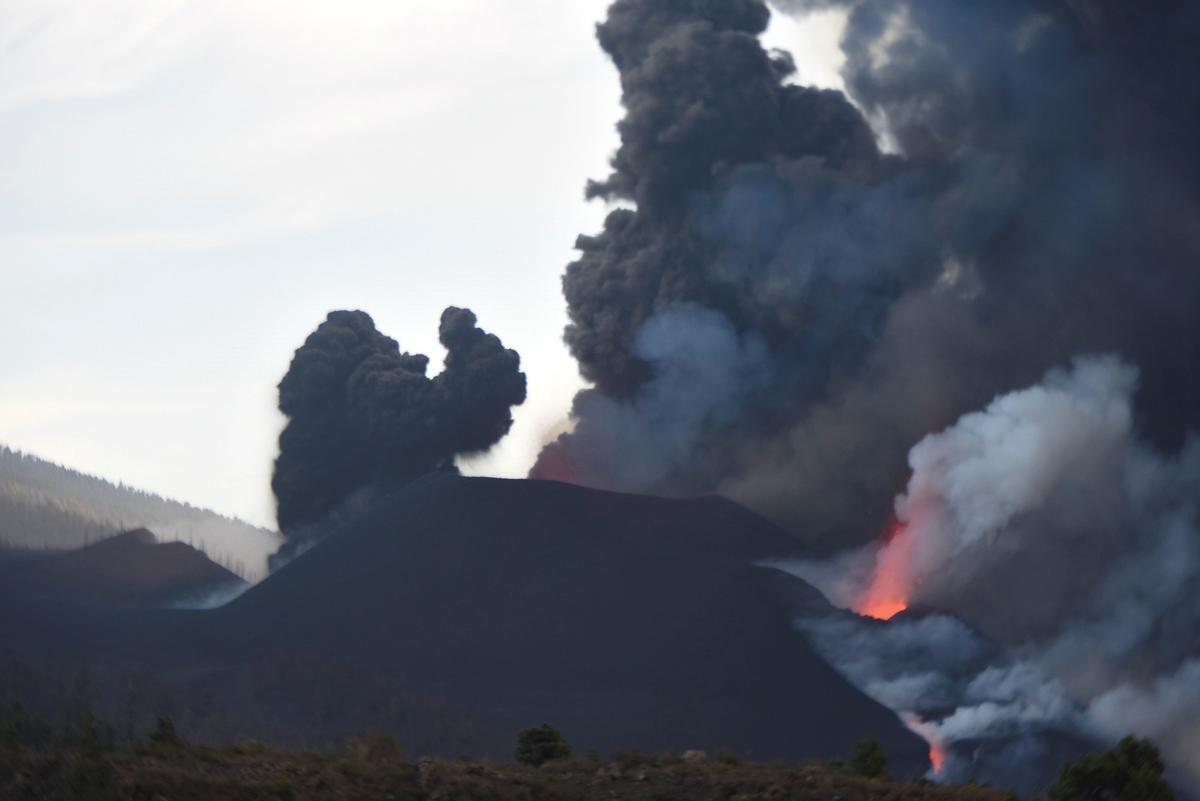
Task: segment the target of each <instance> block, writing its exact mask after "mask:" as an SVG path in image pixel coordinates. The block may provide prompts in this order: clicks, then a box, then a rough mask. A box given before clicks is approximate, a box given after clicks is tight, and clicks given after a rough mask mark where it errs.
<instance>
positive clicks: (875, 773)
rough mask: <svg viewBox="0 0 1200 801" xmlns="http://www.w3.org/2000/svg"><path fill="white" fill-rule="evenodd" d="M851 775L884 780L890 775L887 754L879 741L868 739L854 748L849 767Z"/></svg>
mask: <svg viewBox="0 0 1200 801" xmlns="http://www.w3.org/2000/svg"><path fill="white" fill-rule="evenodd" d="M847 767H848V768H849V770H850V772H851V773H854V774H856V775H858V776H865V777H867V778H868V779H883V778H886V777H887V775H888V757H887V752H886V751H884V750H883V746H882V745H880V744H879V742H878V741H877V740H874V739H871V738H867V739H866V740H863V741H862V742H861V743H859V744H858V745H856V746H855V747H854V753H853V754H851V755H850V763H849V765H848V766H847Z"/></svg>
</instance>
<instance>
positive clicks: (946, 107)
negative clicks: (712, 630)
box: [533, 0, 1200, 548]
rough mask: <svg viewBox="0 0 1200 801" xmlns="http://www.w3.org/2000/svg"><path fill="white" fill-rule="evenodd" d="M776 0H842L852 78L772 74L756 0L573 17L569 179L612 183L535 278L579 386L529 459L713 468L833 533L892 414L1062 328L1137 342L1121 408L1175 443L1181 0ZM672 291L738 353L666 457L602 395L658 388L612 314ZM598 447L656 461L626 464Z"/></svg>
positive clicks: (1005, 364) (1187, 228)
mask: <svg viewBox="0 0 1200 801" xmlns="http://www.w3.org/2000/svg"><path fill="white" fill-rule="evenodd" d="M790 7H791V8H792V9H793V10H796V11H798V12H803V11H806V10H813V9H818V8H821V9H823V8H830V7H841V8H844V9H845V13H846V14H847V15H848V22H847V28H846V32H845V36H844V40H843V48H844V50H845V53H846V57H847V63H846V67H845V73H844V75H845V79H846V82H847V86H848V90H849V94H850V96H851V97H852V98H853V101H854V103H853V104H852V103H851V102H850V100H848V99H847V97H845V96H844V95H843V94H841V93H839V92H836V91H827V90H816V89H812V88H807V87H802V86H796V85H792V84H790V83H789V82H788V79H789V76H790V74H791V72H792V65H791V60H790V58H789V57H788V56H787V55H786V54H782V53H778V52H768V51H767V50H765V49H764V48H763V47H762V45H761V43H760V42H759V40H758V34H760V33H761V32H762V31H763V30H764V28H765V26H766V23H767V20H768V12H767V8H766V6H765V4H764V3H762V2H760V1H759V0H742V1H741V2H729V3H717V2H705V1H704V0H671V1H670V2H658V1H657V0H618V2H615V3H614V4H613V6H612V7H611V9H610V11H609V15H608V19H607V20H606V21H605V22H604V23H602V24H601V25H600V26H599V28H598V37H599V40H600V43H601V46H602V47H603V48H604V50H605V51H606V52H607V53H608V54H609V55H610V56H611V58H612V59H613V62H614V63H615V64H616V66H617V67H618V69H619V71H620V77H621V85H622V90H623V103H624V106H625V112H626V113H625V116H624V118H623V119H622V120H621V122H620V124H619V129H620V133H621V145H620V149H619V150H618V151H617V153H616V154H615V156H614V158H613V161H612V164H613V173H612V175H610V176H609V177H607V178H606V179H604V180H602V181H600V182H596V183H593V184H591V185H590V186H589V188H588V191H589V194H590V195H592V196H595V197H601V198H604V199H606V200H609V201H620V202H624V203H626V204H629V205H632V208H621V209H617V210H615V211H613V212H612V213H611V214H610V215H609V217H608V219H607V220H606V222H605V226H604V230H603V231H602V232H600V233H598V234H595V235H589V236H582V237H580V239H579V242H578V247H579V250H580V257H579V259H578V260H577V261H575V262H574V263H572V264H571V265H570V266H569V267H568V268H567V271H566V275H565V276H564V279H563V287H564V293H565V295H566V299H567V303H568V311H569V315H570V324H569V325H568V327H567V330H566V335H565V337H566V341H567V343H568V345H569V346H570V348H571V351H572V353H573V354H574V355H575V357H576V358H577V360H578V362H579V365H580V371H581V373H582V374H583V376H584V377H585V378H586V379H588V380H589V381H591V382H592V383H593V385H594V387H593V388H592V389H590V390H588V391H587V392H586V393H585V394H584V395H582V396H581V397H580V398H579V400H578V401H577V403H576V406H575V412H574V417H575V419H576V422H577V424H578V425H577V429H576V431H575V432H574V433H572V434H567V435H565V436H563V437H562V438H560V439H559V440H558V441H556V442H555V443H552V444H551V445H550V446H549V447H548V448H547V449H546V450H545V451H544V453H543V454H542V458H541V459H540V460H539V463H538V464H537V465H536V466H535V468H534V470H533V475H535V476H542V477H557V478H563V479H566V480H573V481H578V482H580V483H585V484H591V485H596V486H617V485H621V484H622V483H623V482H624V483H625V485H626V488H630V489H639V490H643V491H650V492H658V493H665V494H696V493H704V492H710V491H714V490H715V491H719V492H723V493H725V494H727V495H730V496H732V497H733V498H735V499H737V500H740V501H743V502H745V503H748V504H749V505H751V506H753V507H754V508H756V509H757V510H759V511H761V512H763V513H765V514H767V515H768V516H770V517H772V518H774V519H776V520H777V521H779V522H781V523H783V524H785V525H787V526H788V527H789V528H791V529H792V530H793V531H794V532H796V534H797V535H798V536H800V537H802V538H803V539H805V540H806V541H807V542H808V543H810V544H813V545H817V546H820V547H824V548H836V547H840V546H844V545H846V544H850V543H861V542H864V541H867V540H869V539H872V538H874V537H875V536H877V535H878V533H879V531H880V530H881V529H882V528H883V526H884V525H885V524H886V521H887V517H888V514H889V510H890V505H891V498H892V496H893V495H894V494H895V493H896V492H898V491H899V490H901V489H902V488H903V486H904V482H905V480H906V466H905V454H906V453H907V451H908V449H909V448H910V447H911V446H912V445H913V444H915V443H916V442H917V441H918V440H919V439H920V438H921V437H923V436H924V435H925V434H927V433H929V432H930V431H933V430H936V429H938V428H940V427H943V426H945V425H947V424H949V423H950V422H952V421H953V420H955V419H956V418H957V417H958V416H960V415H961V414H963V413H965V412H966V411H968V410H970V409H973V408H977V407H979V406H981V405H983V404H984V403H986V402H987V401H988V400H989V399H991V398H992V397H994V396H996V395H997V394H999V393H1002V392H1005V391H1007V390H1010V389H1013V388H1015V387H1020V386H1026V385H1028V384H1030V383H1033V382H1034V381H1036V380H1037V379H1038V378H1039V377H1040V376H1041V375H1042V374H1044V373H1045V371H1046V370H1047V369H1049V368H1051V367H1052V366H1054V365H1057V364H1062V363H1065V362H1067V361H1069V360H1070V359H1071V358H1072V357H1073V356H1075V355H1077V354H1079V353H1084V352H1111V353H1116V354H1118V355H1120V356H1121V357H1122V358H1124V359H1127V360H1128V361H1130V362H1132V363H1134V364H1136V365H1137V366H1138V368H1139V369H1140V371H1141V375H1142V384H1141V386H1142V389H1141V391H1140V393H1139V396H1138V399H1137V400H1138V413H1139V422H1140V424H1141V425H1143V426H1144V427H1145V428H1146V430H1147V431H1148V433H1149V434H1150V435H1151V438H1152V440H1153V441H1154V443H1155V444H1156V445H1159V446H1161V447H1165V448H1168V449H1171V448H1177V447H1178V446H1179V445H1180V444H1181V442H1182V440H1183V437H1184V435H1185V434H1186V432H1187V430H1188V429H1189V428H1191V427H1194V423H1195V422H1196V420H1195V418H1196V417H1197V416H1200V415H1198V414H1197V413H1196V412H1195V410H1196V409H1198V408H1200V373H1197V371H1195V370H1194V369H1192V368H1191V366H1190V365H1193V364H1194V363H1195V362H1196V359H1197V358H1200V315H1197V314H1196V313H1195V309H1194V306H1195V304H1194V298H1195V297H1197V296H1200V270H1198V269H1197V267H1196V265H1197V264H1200V224H1197V207H1198V203H1197V201H1198V197H1197V195H1198V191H1197V187H1198V186H1200V158H1198V151H1197V150H1196V148H1195V147H1194V142H1195V141H1197V137H1198V136H1200V89H1197V87H1196V86H1195V85H1193V82H1190V81H1188V80H1186V79H1184V78H1183V77H1181V76H1185V75H1187V74H1189V73H1188V70H1189V65H1190V64H1191V63H1192V60H1193V47H1192V43H1193V42H1194V41H1195V39H1196V36H1197V35H1200V7H1197V6H1196V5H1195V4H1192V3H1185V2H1178V1H1175V2H1168V3H1165V4H1161V5H1156V6H1155V8H1154V10H1153V11H1150V10H1149V9H1146V10H1139V9H1140V8H1141V7H1140V6H1139V7H1138V8H1137V9H1134V8H1132V7H1130V6H1127V5H1126V4H1117V3H1108V2H1099V0H1092V1H1091V2H1082V0H1081V1H1080V2H1067V0H1060V1H1059V2H1051V1H1050V0H1043V1H1040V2H1039V1H1038V0H1003V1H1002V2H995V3H961V2H957V0H859V1H857V2H850V1H849V0H847V2H836V1H835V0H822V1H821V2H818V3H814V2H811V1H806V2H795V1H794V2H792V3H790ZM868 120H870V121H871V124H868ZM877 139H880V140H884V141H887V142H888V143H889V144H890V147H889V150H895V151H897V152H895V153H894V154H891V153H884V152H882V151H881V149H880V148H879V147H878V146H877V145H876V141H877ZM680 307H691V308H700V309H703V310H707V311H709V312H712V313H714V314H716V315H719V316H721V317H723V318H724V319H725V321H726V323H727V325H728V327H729V330H730V331H731V332H732V335H733V336H735V337H736V338H737V339H738V340H740V341H742V342H748V343H757V344H761V346H762V348H763V351H762V353H761V354H759V355H758V356H756V359H757V364H756V365H755V366H754V369H753V370H751V371H750V372H751V373H752V379H750V380H747V381H746V383H745V384H744V385H743V386H742V387H740V388H739V390H738V391H737V392H735V393H732V395H733V396H735V397H736V403H737V409H736V410H731V408H730V404H729V402H728V398H721V399H719V402H717V403H714V404H712V406H713V407H714V408H718V407H719V409H720V414H718V415H714V416H712V417H711V418H705V419H703V420H700V421H697V422H696V423H695V426H694V428H695V429H696V430H697V431H700V432H701V433H702V435H701V436H698V437H696V442H697V446H698V447H700V448H701V450H700V451H698V452H697V458H691V459H677V458H670V459H667V458H664V453H672V452H674V451H675V450H676V449H677V447H678V442H677V441H676V440H674V439H672V438H671V437H670V436H665V435H664V436H663V437H655V436H650V437H642V436H640V435H639V436H637V437H632V438H630V439H629V440H628V441H625V440H622V439H620V435H621V431H633V430H635V429H636V428H637V427H636V426H634V427H631V426H628V425H618V426H617V428H619V429H621V430H620V431H617V432H615V434H616V436H615V437H614V436H613V435H614V432H613V431H610V430H609V425H608V423H607V422H606V420H607V419H609V418H614V419H618V420H620V421H627V419H628V418H629V416H630V415H631V414H633V415H636V414H639V413H641V412H639V409H641V410H642V411H648V412H650V413H652V414H654V415H662V414H663V413H664V412H663V409H664V408H667V407H669V405H670V403H671V402H672V400H671V398H670V397H668V396H667V393H664V392H663V391H662V382H661V381H657V380H656V376H658V375H660V374H662V373H663V372H667V373H670V372H672V371H675V372H678V366H677V365H672V364H669V363H668V362H667V361H663V360H662V358H665V359H667V360H668V361H669V359H670V355H669V354H668V355H666V356H665V357H662V358H660V360H658V361H655V360H654V359H651V358H648V357H647V356H646V355H645V353H644V352H643V349H642V347H641V346H640V345H639V342H640V337H642V330H643V328H644V327H645V326H647V325H651V326H655V325H659V323H656V322H654V321H655V320H656V319H657V318H658V317H659V316H661V315H664V314H666V315H671V314H673V313H674V312H673V311H672V310H673V309H677V308H680ZM693 317H694V318H696V319H697V320H699V319H701V316H700V315H693ZM727 372H737V370H727ZM764 375H765V378H764ZM723 392H724V390H723ZM647 393H649V394H651V395H654V396H655V399H656V400H655V403H654V404H647V403H646V401H645V397H646V395H647ZM693 394H694V392H693V391H691V390H684V391H682V392H681V393H680V394H679V395H678V396H677V398H678V401H679V402H680V403H684V404H687V405H688V406H689V408H694V407H695V406H696V405H697V403H698V401H697V399H696V398H694V397H689V395H693ZM725 394H726V395H729V394H730V393H728V392H725ZM597 397H599V398H603V399H604V402H597V400H596V399H597ZM613 404H617V405H623V406H626V407H628V408H626V409H625V410H623V411H622V412H621V413H620V414H618V415H613V414H612V411H613ZM650 406H653V407H654V409H650V408H649V407H650ZM606 452H618V453H625V454H628V460H629V462H630V463H633V462H637V461H646V462H650V463H656V464H661V463H666V462H671V463H672V469H670V470H669V471H666V472H665V473H661V474H656V475H655V476H653V478H652V480H650V481H648V482H646V483H644V484H642V485H640V486H636V487H630V486H627V485H628V481H627V474H626V473H625V471H623V470H622V469H619V468H618V469H614V467H613V466H612V465H610V464H607V463H606V462H605V461H604V458H603V454H604V453H606ZM595 454H601V458H600V459H598V460H597V459H596V458H594V455H595ZM657 472H658V471H656V473H657Z"/></svg>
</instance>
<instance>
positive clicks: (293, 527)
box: [271, 307, 525, 551]
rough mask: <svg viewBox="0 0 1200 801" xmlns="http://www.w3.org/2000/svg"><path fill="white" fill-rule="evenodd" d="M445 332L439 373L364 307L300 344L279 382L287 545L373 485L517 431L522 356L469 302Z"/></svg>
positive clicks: (278, 466) (451, 314) (278, 481)
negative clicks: (431, 373)
mask: <svg viewBox="0 0 1200 801" xmlns="http://www.w3.org/2000/svg"><path fill="white" fill-rule="evenodd" d="M438 336H439V339H440V340H441V343H442V345H444V346H445V348H446V361H445V369H444V370H443V371H442V372H441V373H440V374H439V375H437V376H435V377H433V378H430V377H428V376H426V369H427V368H428V365H429V358H428V357H427V356H424V355H421V354H411V353H404V352H401V350H400V346H399V345H398V344H397V342H396V341H395V340H394V339H392V338H391V337H388V336H385V335H384V334H382V333H380V332H379V331H378V330H377V329H376V328H375V323H374V321H372V319H371V317H370V316H369V315H368V314H366V313H365V312H362V311H335V312H330V314H329V316H328V317H327V318H326V320H325V322H323V323H321V325H320V326H318V327H317V330H316V331H314V332H313V333H312V334H310V335H309V337H308V339H306V340H305V342H304V344H303V345H302V346H301V347H300V348H299V349H298V350H297V351H296V354H295V356H294V357H293V358H292V363H291V366H290V367H289V368H288V371H287V374H286V375H284V377H283V380H282V381H280V383H279V409H280V411H282V412H283V413H284V414H285V415H286V416H287V418H288V423H287V426H286V427H285V428H284V430H283V433H282V434H280V437H279V456H278V458H277V459H276V460H275V473H274V476H273V477H272V480H271V488H272V489H273V490H274V492H275V497H276V499H277V501H278V518H279V527H280V530H281V531H282V532H283V533H284V535H285V536H287V537H288V540H289V543H288V546H286V548H285V550H289V551H294V550H295V548H296V547H297V545H298V544H300V543H301V542H302V541H304V540H307V539H310V535H313V534H314V533H315V532H314V531H313V528H314V526H316V524H318V523H320V522H321V521H323V520H326V519H327V518H329V516H330V515H331V514H334V513H335V512H338V511H342V510H346V509H347V508H348V507H351V506H357V505H361V504H362V503H363V502H365V500H366V499H367V497H368V496H369V495H370V494H371V493H372V492H373V491H374V490H376V489H378V488H380V487H386V486H388V485H392V484H395V483H397V482H402V481H406V480H409V479H412V478H416V477H417V476H420V475H422V474H423V473H427V472H429V471H431V470H438V469H448V468H452V467H453V465H454V459H455V457H456V456H459V455H462V454H471V453H478V452H481V451H486V450H487V449H488V448H490V447H491V446H492V445H494V444H495V443H496V442H498V441H499V440H500V439H501V438H502V437H503V436H504V435H505V434H507V433H508V430H509V428H510V427H511V426H512V422H513V421H512V414H511V408H512V407H513V406H516V405H519V404H521V403H523V402H524V400H525V374H524V373H522V372H521V371H520V363H521V360H520V357H519V356H518V355H517V353H516V351H513V350H510V349H507V348H505V347H504V345H503V344H502V343H501V342H500V340H499V339H498V338H496V337H495V336H494V335H492V334H489V333H487V332H485V331H483V330H482V329H481V328H479V327H478V326H477V325H476V320H475V315H474V314H473V313H472V312H471V311H470V310H468V309H458V308H454V307H451V308H448V309H446V310H445V311H444V312H442V318H441V327H440V328H439V331H438Z"/></svg>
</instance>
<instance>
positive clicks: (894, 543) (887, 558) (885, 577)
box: [854, 521, 912, 620]
mask: <svg viewBox="0 0 1200 801" xmlns="http://www.w3.org/2000/svg"><path fill="white" fill-rule="evenodd" d="M911 551H912V536H911V535H910V534H909V532H908V530H907V529H906V528H905V527H904V526H902V525H901V524H900V523H899V522H898V521H897V522H893V523H892V525H891V527H890V528H889V529H888V533H887V534H886V535H885V536H884V544H883V547H881V548H880V549H879V554H878V555H877V556H876V557H875V571H874V573H872V574H871V583H870V584H868V585H867V588H866V590H864V591H863V593H862V595H861V596H860V597H859V598H858V600H857V602H856V603H855V604H854V611H855V612H858V613H859V614H860V615H866V616H867V617H873V618H876V619H877V620H891V619H892V618H893V617H895V616H896V615H898V614H900V613H901V612H903V611H904V610H905V609H907V608H908V594H909V589H910V586H911V582H910V581H909V575H908V569H907V567H908V564H909V557H910V555H911Z"/></svg>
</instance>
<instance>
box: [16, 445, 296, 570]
mask: <svg viewBox="0 0 1200 801" xmlns="http://www.w3.org/2000/svg"><path fill="white" fill-rule="evenodd" d="M135 528H148V529H150V530H152V531H153V532H154V533H155V535H156V536H158V537H159V538H160V539H163V540H180V541H183V542H189V543H192V544H193V545H195V546H196V547H197V548H200V549H201V550H203V551H204V552H205V553H206V554H208V555H209V556H210V557H212V558H213V559H214V560H216V561H218V562H221V563H222V564H224V565H226V566H227V567H230V568H233V569H234V570H236V572H238V573H240V574H242V575H244V576H246V577H247V578H251V579H255V578H259V577H261V575H262V573H263V572H264V569H265V559H266V555H267V554H270V553H273V552H274V551H275V549H276V548H277V547H278V545H279V535H278V534H276V533H275V532H273V531H268V530H266V529H262V528H256V527H254V526H251V525H249V524H247V523H244V522H242V521H240V520H235V519H233V518H229V517H224V516H222V515H218V514H217V513H215V512H211V511H208V510H207V509H199V508H197V507H194V506H190V505H188V504H183V503H179V502H177V501H171V500H167V499H165V498H161V497H159V496H157V495H153V494H151V493H147V492H142V491H140V490H135V489H132V488H130V487H126V486H124V485H115V484H112V483H111V482H108V481H105V480H104V479H101V478H96V477H95V476H89V475H86V474H84V473H80V472H77V471H75V470H70V469H68V468H65V467H61V466H59V465H56V464H53V463H51V462H47V461H45V460H43V459H39V458H37V457H35V456H30V455H28V454H23V453H21V452H19V451H14V450H11V449H9V448H5V447H3V446H0V545H6V546H8V547H15V548H52V549H68V548H79V547H81V546H84V545H87V544H89V543H91V542H95V541H96V540H99V539H103V538H105V537H110V536H113V535H114V534H117V533H120V532H122V531H128V530H130V529H135Z"/></svg>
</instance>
